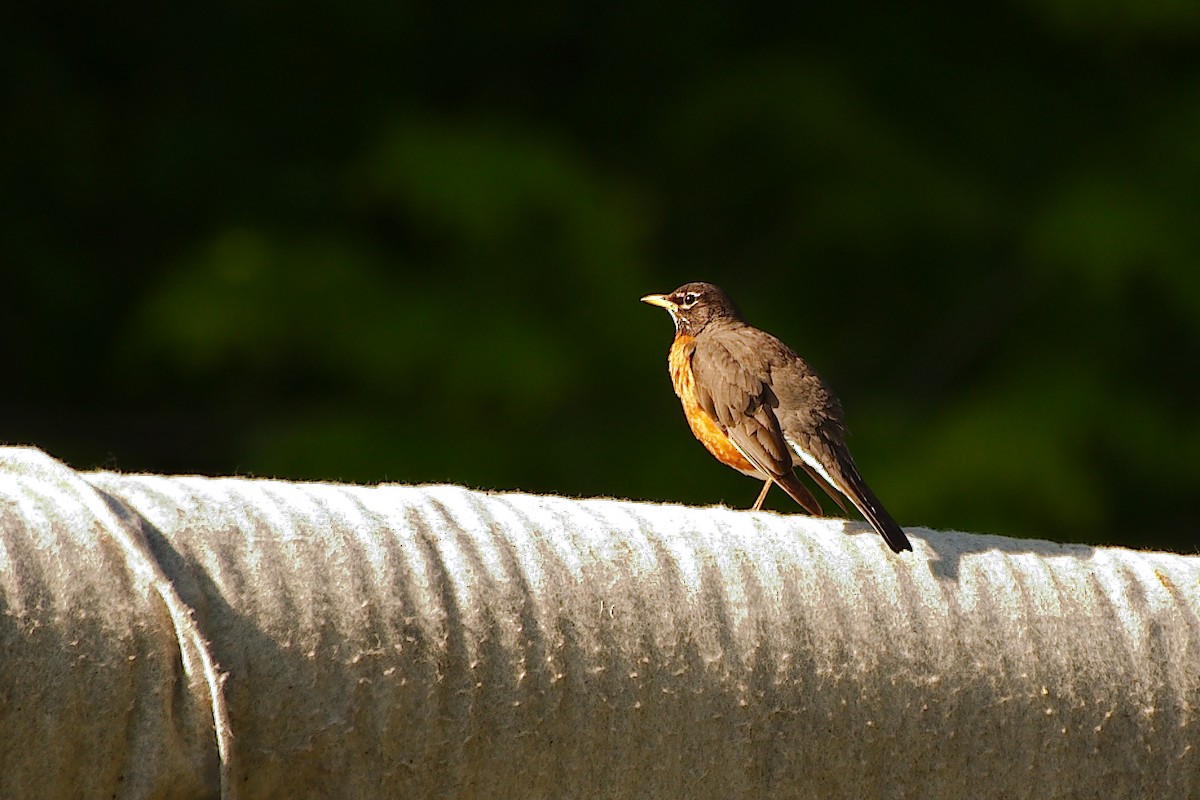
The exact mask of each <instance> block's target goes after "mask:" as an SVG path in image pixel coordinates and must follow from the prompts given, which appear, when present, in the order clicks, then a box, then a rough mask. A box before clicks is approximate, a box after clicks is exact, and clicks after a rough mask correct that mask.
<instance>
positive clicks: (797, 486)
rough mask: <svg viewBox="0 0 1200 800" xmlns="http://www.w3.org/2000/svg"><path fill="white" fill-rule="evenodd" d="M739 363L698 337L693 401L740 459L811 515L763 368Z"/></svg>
mask: <svg viewBox="0 0 1200 800" xmlns="http://www.w3.org/2000/svg"><path fill="white" fill-rule="evenodd" d="M746 361H747V359H741V358H738V357H737V356H736V355H735V354H734V353H733V352H731V351H730V348H729V347H726V346H725V345H724V344H722V343H721V341H720V340H719V339H718V338H716V337H713V338H706V337H697V339H696V347H695V350H694V351H693V353H692V374H693V376H694V378H695V386H696V400H697V402H699V404H700V407H701V408H702V409H703V410H704V411H705V412H706V413H707V414H708V415H709V416H710V417H712V418H713V419H714V420H715V421H716V422H717V424H718V425H719V426H720V427H721V430H723V431H724V432H725V435H726V436H728V437H729V439H730V440H731V441H732V442H733V443H734V444H735V445H736V446H737V448H738V450H739V451H741V453H742V455H744V456H745V457H746V460H748V461H749V462H750V463H752V464H753V465H754V466H755V467H757V468H758V469H759V470H760V471H762V472H763V473H765V474H766V475H768V476H769V477H770V478H771V480H773V481H774V482H775V483H777V484H779V486H780V488H782V489H783V490H784V491H785V492H787V493H788V494H789V495H791V497H792V499H793V500H795V501H796V502H797V503H799V504H800V506H801V507H802V508H804V509H805V510H806V511H808V512H809V513H810V514H816V515H820V514H821V504H820V503H819V502H817V498H815V497H813V494H812V492H810V491H809V490H808V488H807V487H805V485H804V484H803V483H801V482H800V480H799V479H798V478H797V477H796V473H795V472H794V470H793V466H794V465H793V462H792V453H791V449H790V448H789V447H788V443H787V440H786V439H784V436H783V431H782V430H780V427H779V420H778V419H777V418H776V416H775V407H776V406H778V404H779V401H778V399H777V398H776V397H775V393H774V392H773V391H772V390H771V387H770V385H769V384H768V383H767V375H768V372H767V369H766V365H765V364H764V365H763V368H761V369H757V368H755V366H754V364H753V362H751V363H746Z"/></svg>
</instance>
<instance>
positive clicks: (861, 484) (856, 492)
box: [843, 468, 912, 553]
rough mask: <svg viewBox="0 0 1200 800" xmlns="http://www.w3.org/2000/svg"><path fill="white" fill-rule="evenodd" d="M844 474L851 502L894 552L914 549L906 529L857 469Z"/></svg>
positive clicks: (847, 494)
mask: <svg viewBox="0 0 1200 800" xmlns="http://www.w3.org/2000/svg"><path fill="white" fill-rule="evenodd" d="M845 472H846V473H848V474H845V475H844V476H843V478H844V480H845V482H846V483H847V484H848V485H847V486H846V489H847V490H848V491H847V493H846V496H847V497H849V498H850V502H852V503H854V505H855V506H856V507H857V508H858V510H859V511H861V512H862V515H863V516H864V517H866V518H867V522H869V523H871V527H872V528H874V529H875V530H876V531H878V533H879V535H880V536H882V537H883V540H884V541H885V542H887V546H888V547H890V548H892V552H893V553H899V552H900V551H901V550H912V543H911V542H909V541H908V537H907V536H905V535H904V529H903V528H901V527H900V526H899V525H897V524H896V520H894V519H892V515H891V514H889V513H888V512H887V509H886V508H884V507H883V503H881V502H879V498H878V497H876V496H875V493H874V492H872V491H871V487H869V486H867V484H866V482H865V481H864V480H863V479H862V476H861V475H859V474H858V471H857V470H856V469H853V468H851V469H848V470H845Z"/></svg>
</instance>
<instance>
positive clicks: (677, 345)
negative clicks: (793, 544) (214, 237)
mask: <svg viewBox="0 0 1200 800" xmlns="http://www.w3.org/2000/svg"><path fill="white" fill-rule="evenodd" d="M694 346H695V339H694V337H691V336H676V337H675V341H674V342H673V343H672V344H671V353H670V355H669V356H668V357H667V363H668V364H669V365H670V368H671V384H672V385H673V386H674V387H675V394H677V395H679V401H680V402H681V403H682V404H683V415H684V416H685V417H687V422H688V427H690V428H691V429H692V434H693V435H694V436H695V437H696V438H697V439H699V440H700V444H702V445H704V447H705V449H707V450H708V452H710V453H712V454H713V456H715V457H716V459H717V460H718V461H720V462H721V463H722V464H725V465H726V466H729V467H733V468H734V469H736V470H738V471H739V472H742V473H745V474H746V475H750V476H752V477H757V478H762V477H765V476H763V475H762V474H761V473H760V472H759V471H758V469H757V468H756V467H755V466H754V465H753V464H751V463H750V462H749V461H747V460H746V457H745V456H744V455H742V453H741V451H740V450H738V449H737V447H736V446H735V445H734V443H733V441H732V440H731V439H730V438H729V437H728V436H726V435H725V431H723V430H722V429H721V426H720V425H718V424H717V421H716V420H715V419H713V418H712V417H711V416H709V414H708V412H707V411H705V410H704V409H703V408H701V407H700V403H699V401H698V400H697V399H696V378H695V376H694V375H693V374H692V350H693V349H694Z"/></svg>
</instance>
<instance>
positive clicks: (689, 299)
mask: <svg viewBox="0 0 1200 800" xmlns="http://www.w3.org/2000/svg"><path fill="white" fill-rule="evenodd" d="M698 299H699V297H698V296H697V295H696V293H695V292H688V293H687V294H685V295H684V296H683V307H684V308H691V307H692V306H694V305H696V300H698Z"/></svg>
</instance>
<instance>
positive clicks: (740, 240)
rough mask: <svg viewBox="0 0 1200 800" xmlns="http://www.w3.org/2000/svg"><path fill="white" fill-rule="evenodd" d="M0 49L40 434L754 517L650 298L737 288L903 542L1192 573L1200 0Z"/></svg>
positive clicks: (158, 11)
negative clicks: (810, 380) (1041, 542)
mask: <svg viewBox="0 0 1200 800" xmlns="http://www.w3.org/2000/svg"><path fill="white" fill-rule="evenodd" d="M0 65H2V67H3V74H4V76H5V77H4V86H5V88H4V97H3V101H4V102H3V112H2V113H3V114H4V124H3V126H2V129H0V137H2V138H0V145H2V146H0V185H2V186H3V189H4V190H3V192H2V196H3V200H2V202H3V207H2V208H0V211H2V214H0V220H2V222H0V225H2V226H3V227H2V231H0V233H2V237H3V238H2V245H0V247H2V250H0V259H2V269H3V275H4V278H3V285H4V302H3V313H2V314H0V326H2V327H0V335H2V340H0V341H2V342H3V347H4V362H5V369H4V373H3V374H4V376H5V378H4V386H3V390H2V391H0V439H2V440H4V441H8V442H22V443H32V444H35V445H38V446H40V447H43V448H45V449H47V450H49V451H50V452H51V453H52V454H54V455H56V456H58V457H61V458H64V459H66V460H67V461H69V462H70V463H71V464H73V465H75V466H78V467H81V468H92V467H102V468H117V469H122V470H151V471H163V472H201V473H210V474H224V473H237V474H243V475H245V474H250V475H271V476H281V477H287V478H316V479H330V480H342V481H365V482H374V481H383V480H388V481H403V482H424V481H452V482H455V483H462V484H467V485H471V486H480V487H494V488H505V489H521V490H526V491H531V492H557V493H565V494H571V495H615V496H619V497H632V498H647V499H656V500H673V501H681V502H687V503H702V504H707V503H715V502H725V503H729V504H731V505H734V506H746V505H749V503H750V502H752V501H753V499H754V496H755V494H756V493H757V490H758V486H757V485H756V484H755V483H754V482H752V481H749V480H747V479H745V478H743V477H742V476H740V475H738V474H737V473H735V472H733V471H731V470H728V469H726V468H724V467H722V466H720V465H719V464H718V463H717V462H715V461H714V460H712V459H711V458H709V457H708V456H707V455H706V454H705V453H704V452H703V450H702V449H701V448H700V446H699V445H698V444H697V443H696V442H695V441H693V440H692V438H691V436H690V434H689V433H688V431H687V429H686V427H685V425H684V422H683V419H682V415H681V413H680V411H679V408H678V405H677V401H676V399H675V397H674V395H673V394H672V393H671V389H670V385H669V381H668V377H667V373H666V363H665V360H666V351H667V346H668V344H669V341H670V337H671V328H670V323H669V321H668V318H667V316H666V315H665V314H663V313H662V312H661V311H660V310H658V309H653V308H650V307H648V306H643V305H641V304H639V303H638V302H637V300H638V297H640V296H641V295H643V294H646V293H649V292H665V291H669V290H671V289H673V288H674V287H675V286H677V285H678V284H680V283H683V282H685V281H688V280H697V279H703V280H710V281H713V282H716V283H720V284H722V285H724V286H725V288H726V289H727V290H728V291H729V292H730V293H731V294H732V295H733V296H734V297H735V299H737V300H738V301H739V303H740V305H741V306H742V308H743V310H744V311H745V312H746V314H747V316H748V317H749V318H750V319H751V320H752V321H753V322H756V323H757V324H759V325H760V326H762V327H765V328H767V329H768V330H770V331H772V332H774V333H776V334H778V335H779V336H781V337H782V338H783V339H784V340H785V341H787V342H789V343H790V344H791V345H792V346H793V347H794V348H795V349H796V350H797V351H799V352H800V353H801V354H803V355H805V356H806V357H807V358H808V359H809V360H810V361H811V362H812V363H813V364H814V365H815V366H816V367H817V368H818V369H819V370H820V371H821V372H822V373H823V374H824V375H825V376H826V378H827V379H828V380H829V381H830V382H831V383H832V384H833V385H834V387H835V388H836V389H837V390H838V392H839V393H840V395H841V397H842V400H843V403H844V405H845V406H846V409H847V416H848V421H849V424H850V428H851V433H852V437H851V440H850V444H851V447H852V449H853V450H854V452H855V453H856V455H857V458H858V461H859V465H860V466H861V467H862V469H863V472H864V473H865V474H866V476H867V479H868V480H869V481H870V482H871V483H872V484H873V486H874V488H875V490H876V491H877V493H878V494H880V495H881V497H882V498H883V499H884V501H885V502H886V503H887V504H888V505H889V507H890V508H891V510H892V512H893V514H894V515H895V516H896V517H897V518H898V519H899V520H900V521H901V522H902V523H903V524H909V525H916V524H923V525H929V526H935V527H953V528H959V529H963V530H973V531H985V532H994V533H1003V534H1010V535H1017V536H1037V537H1044V538H1049V539H1054V540H1064V541H1065V540H1075V541H1086V542H1094V543H1105V542H1123V543H1128V544H1132V545H1136V546H1145V547H1151V546H1153V547H1169V548H1175V549H1180V550H1184V551H1188V552H1191V551H1194V550H1195V549H1196V545H1197V541H1198V533H1200V531H1198V529H1197V523H1196V512H1197V510H1198V507H1200V492H1198V484H1200V481H1198V480H1197V478H1198V477H1200V415H1198V414H1197V381H1196V370H1197V366H1198V364H1200V4H1195V3H1184V2H1171V1H1170V0H1151V1H1150V2H1140V1H1137V0H1114V1H1113V2H1108V3H1082V2H1077V0H1045V1H1044V2H1037V1H1035V0H1029V1H1028V2H1013V3H1006V4H1000V3H984V4H970V3H967V4H964V3H948V2H943V3H933V4H926V5H922V6H920V7H911V5H910V4H895V3H883V2H880V3H870V2H858V3H849V4H822V5H821V6H815V5H813V6H807V5H799V4H797V5H795V6H793V7H791V8H788V9H785V8H778V9H774V10H773V11H771V12H770V13H768V12H767V10H766V8H765V7H758V8H755V7H753V6H747V5H745V4H742V5H741V7H740V8H739V7H736V6H734V5H733V4H730V5H728V6H726V5H722V4H705V3H699V4H698V3H644V2H638V3H621V2H616V3H607V4H603V5H602V6H600V7H598V8H591V9H586V8H585V7H583V6H577V5H573V4H564V3H532V4H518V5H516V6H510V5H508V4H499V5H497V4H463V5H454V4H421V5H413V4H402V3H398V4H381V3H365V2H348V3H295V2H289V3H265V2H253V0H243V1H241V2H236V3H227V4H220V3H218V4H205V5H197V6H195V7H192V8H188V7H184V6H179V5H178V4H171V3H162V4H153V5H150V4H147V5H144V6H137V5H124V6H122V5H120V4H118V5H113V4H95V3H74V2H67V3H65V4H57V5H46V4H33V3H25V4H20V7H17V8H14V9H11V10H10V11H9V12H8V13H7V14H6V21H5V24H4V25H3V26H0ZM771 505H772V507H774V508H777V509H780V510H784V511H787V512H789V513H790V512H793V511H795V510H796V509H795V506H794V505H793V504H792V503H791V501H790V500H788V499H787V498H785V497H784V496H783V495H782V494H781V493H776V494H775V495H774V497H773V500H772V502H771Z"/></svg>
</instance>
